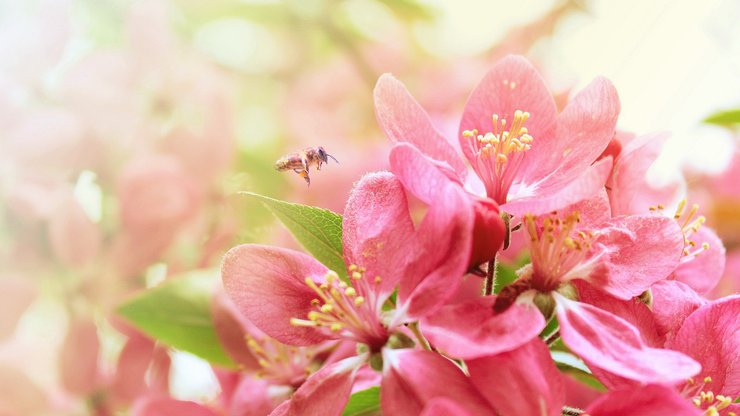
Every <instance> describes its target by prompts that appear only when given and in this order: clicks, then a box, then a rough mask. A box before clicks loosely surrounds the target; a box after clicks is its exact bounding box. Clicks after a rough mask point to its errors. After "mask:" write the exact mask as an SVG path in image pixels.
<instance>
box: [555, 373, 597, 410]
mask: <svg viewBox="0 0 740 416" xmlns="http://www.w3.org/2000/svg"><path fill="white" fill-rule="evenodd" d="M563 383H564V385H565V403H567V404H568V405H569V406H573V407H577V408H579V409H585V408H586V407H588V405H590V404H591V403H593V402H594V401H596V400H597V399H598V398H600V397H601V396H603V395H604V393H603V392H601V391H600V390H597V389H596V388H594V387H592V386H590V385H587V384H586V383H584V382H582V381H579V380H578V379H577V378H575V377H573V376H571V375H569V374H565V375H564V376H563Z"/></svg>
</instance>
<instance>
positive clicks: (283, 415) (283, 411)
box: [270, 400, 290, 416]
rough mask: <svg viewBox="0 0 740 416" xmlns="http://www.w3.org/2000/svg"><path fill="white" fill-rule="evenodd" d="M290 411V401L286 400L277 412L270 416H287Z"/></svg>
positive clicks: (277, 408)
mask: <svg viewBox="0 0 740 416" xmlns="http://www.w3.org/2000/svg"><path fill="white" fill-rule="evenodd" d="M289 410H290V400H286V401H284V402H282V403H280V406H278V407H276V408H275V410H273V411H272V413H270V416H287V415H288V411H289Z"/></svg>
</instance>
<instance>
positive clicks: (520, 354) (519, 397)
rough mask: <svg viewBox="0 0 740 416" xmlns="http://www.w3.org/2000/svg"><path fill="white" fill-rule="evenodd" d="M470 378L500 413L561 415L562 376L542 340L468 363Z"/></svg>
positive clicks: (563, 398) (562, 398) (532, 341)
mask: <svg viewBox="0 0 740 416" xmlns="http://www.w3.org/2000/svg"><path fill="white" fill-rule="evenodd" d="M467 364H468V371H469V372H470V379H471V380H472V381H473V384H475V386H476V387H477V388H478V390H479V391H480V392H481V393H482V394H483V395H484V396H485V397H486V399H488V401H489V403H490V404H491V405H492V406H495V407H496V410H497V411H498V413H500V414H504V415H550V416H554V415H560V412H561V409H562V408H563V405H564V404H565V386H564V384H563V376H562V375H561V374H560V372H559V371H558V369H557V367H555V363H554V362H553V361H552V358H551V357H550V351H549V350H548V349H547V345H545V343H544V342H542V341H541V340H540V339H539V338H535V339H532V340H531V341H529V342H528V343H527V344H524V345H523V346H522V347H520V348H517V349H515V350H513V351H509V352H505V353H502V354H498V355H494V356H489V357H482V358H477V359H475V360H470V361H467Z"/></svg>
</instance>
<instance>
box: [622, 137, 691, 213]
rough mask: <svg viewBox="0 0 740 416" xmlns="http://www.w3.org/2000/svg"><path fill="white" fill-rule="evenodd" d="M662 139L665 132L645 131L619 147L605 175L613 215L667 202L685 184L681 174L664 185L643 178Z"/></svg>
mask: <svg viewBox="0 0 740 416" xmlns="http://www.w3.org/2000/svg"><path fill="white" fill-rule="evenodd" d="M666 139H668V135H667V134H665V133H653V134H647V135H644V136H640V137H636V138H634V139H632V140H631V141H630V142H629V143H627V144H626V145H625V146H624V147H623V149H622V151H621V153H620V154H619V157H618V158H617V159H616V161H615V162H614V169H613V170H612V175H611V177H610V178H609V199H610V201H611V205H612V211H614V215H615V216H616V215H631V214H642V213H645V212H648V209H649V208H650V207H651V206H657V205H658V204H664V205H666V204H670V203H671V202H673V201H675V200H676V199H677V198H678V196H679V195H681V194H682V191H683V189H684V188H685V187H686V186H685V183H684V181H683V178H681V179H676V180H674V181H672V182H669V183H667V184H664V185H653V184H652V183H650V182H649V181H648V179H647V173H648V169H650V166H652V164H653V163H654V162H655V159H656V158H657V157H658V155H659V154H660V151H661V150H662V149H663V143H665V141H666Z"/></svg>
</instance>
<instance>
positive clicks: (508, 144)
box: [462, 83, 534, 203]
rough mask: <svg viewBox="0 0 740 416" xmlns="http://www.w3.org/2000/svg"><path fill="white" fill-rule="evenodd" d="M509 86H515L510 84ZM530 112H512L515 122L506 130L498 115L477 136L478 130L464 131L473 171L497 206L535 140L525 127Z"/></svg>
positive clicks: (504, 199) (501, 201)
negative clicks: (487, 129)
mask: <svg viewBox="0 0 740 416" xmlns="http://www.w3.org/2000/svg"><path fill="white" fill-rule="evenodd" d="M512 86H515V84H514V83H512ZM529 116H530V115H529V113H527V112H525V111H521V110H516V111H515V112H514V119H513V120H512V122H511V124H510V125H509V126H508V127H507V120H506V119H504V118H500V117H499V115H498V114H494V115H493V116H492V117H491V125H492V127H491V131H489V132H487V133H484V134H480V133H479V132H478V130H477V129H473V130H466V131H463V133H462V135H463V137H465V138H467V139H468V140H467V142H468V146H469V149H470V152H471V153H472V154H473V155H474V156H475V160H474V161H473V168H474V169H475V171H476V173H477V174H478V176H480V177H481V178H482V179H483V181H484V183H485V185H486V192H487V194H488V196H489V197H490V198H492V199H494V200H495V201H496V202H498V203H505V202H506V195H507V193H508V192H509V188H510V187H511V185H512V183H513V180H514V178H515V175H514V174H515V173H516V171H517V170H518V169H519V166H520V165H521V163H522V158H523V157H524V153H525V152H526V151H528V150H529V149H531V148H532V142H533V141H534V138H533V137H532V136H531V135H530V134H529V131H528V130H527V128H526V127H524V124H525V123H526V121H527V120H528V119H529Z"/></svg>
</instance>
